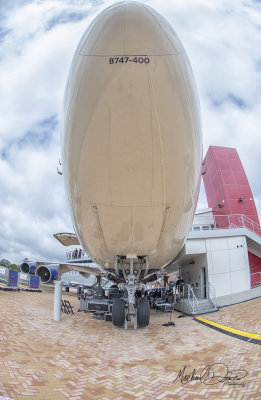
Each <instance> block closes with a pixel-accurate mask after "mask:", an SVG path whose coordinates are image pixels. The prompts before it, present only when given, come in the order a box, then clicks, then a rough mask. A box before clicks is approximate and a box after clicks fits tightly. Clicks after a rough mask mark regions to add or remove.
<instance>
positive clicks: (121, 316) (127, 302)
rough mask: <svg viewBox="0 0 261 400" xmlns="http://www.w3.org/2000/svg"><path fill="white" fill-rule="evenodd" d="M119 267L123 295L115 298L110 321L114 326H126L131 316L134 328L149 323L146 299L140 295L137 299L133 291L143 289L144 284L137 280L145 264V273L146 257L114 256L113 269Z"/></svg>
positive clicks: (146, 268)
mask: <svg viewBox="0 0 261 400" xmlns="http://www.w3.org/2000/svg"><path fill="white" fill-rule="evenodd" d="M119 266H120V267H121V269H122V272H123V276H124V280H125V283H122V284H121V285H122V286H123V289H124V296H123V298H121V299H115V301H114V303H113V307H112V322H113V324H114V325H115V326H123V325H124V327H125V329H127V328H128V322H129V321H130V320H131V317H133V318H134V329H137V326H139V327H145V326H148V325H149V321H150V307H149V302H148V299H147V298H145V297H141V298H140V299H137V298H136V296H135V293H136V291H137V290H140V291H144V284H143V283H141V282H139V278H140V274H141V270H142V268H143V267H144V266H145V273H146V272H147V271H148V266H149V264H148V257H142V258H141V259H138V258H137V259H134V258H126V259H125V258H124V259H123V258H120V257H118V256H115V270H116V271H117V272H118V267H119Z"/></svg>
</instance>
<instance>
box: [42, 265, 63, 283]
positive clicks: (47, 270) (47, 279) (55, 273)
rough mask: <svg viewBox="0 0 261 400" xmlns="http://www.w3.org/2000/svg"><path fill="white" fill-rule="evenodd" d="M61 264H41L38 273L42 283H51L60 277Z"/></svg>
mask: <svg viewBox="0 0 261 400" xmlns="http://www.w3.org/2000/svg"><path fill="white" fill-rule="evenodd" d="M59 269H60V264H50V265H40V266H39V267H38V268H37V270H36V275H37V276H39V278H40V279H41V283H51V282H53V281H55V280H56V279H58V277H59Z"/></svg>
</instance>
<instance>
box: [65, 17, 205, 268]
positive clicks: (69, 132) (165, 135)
mask: <svg viewBox="0 0 261 400" xmlns="http://www.w3.org/2000/svg"><path fill="white" fill-rule="evenodd" d="M129 15H131V14H130V12H129ZM129 18H130V17H129ZM105 22H106V18H105V20H104V24H105ZM100 23H101V24H102V23H103V21H101V22H100ZM116 28H117V25H116ZM116 28H115V29H116ZM154 28H155V29H156V27H154ZM117 29H120V28H119V27H118V28H117ZM155 29H154V30H155ZM157 29H158V27H157ZM128 31H129V32H132V31H131V30H130V27H129V28H128ZM152 31H153V29H152ZM109 33H110V32H107V37H106V39H105V38H104V41H105V40H107V42H108V46H107V47H106V45H104V49H106V52H105V50H104V49H103V47H102V46H103V42H102V40H100V41H99V40H98V41H97V37H96V36H95V27H94V28H93V29H92V31H91V34H92V35H93V36H94V38H93V40H96V46H97V48H96V51H95V50H94V47H95V44H93V45H92V46H91V40H90V37H89V39H88V40H89V44H88V43H87V45H85V44H84V41H83V44H82V47H80V51H79V53H78V54H76V56H75V60H74V63H73V68H74V70H73V72H72V73H71V76H72V78H71V80H69V84H68V89H67V96H66V102H65V115H66V119H65V137H64V155H63V159H64V164H65V178H66V184H67V190H68V194H69V198H70V203H71V209H72V215H73V219H74V223H75V228H76V232H77V234H78V236H79V238H80V241H81V242H82V244H83V246H84V248H85V249H86V251H87V252H88V253H89V254H90V255H91V256H92V257H95V259H96V261H97V262H98V263H100V264H102V265H104V264H105V263H110V265H113V256H114V255H123V256H126V255H127V254H134V255H138V256H139V255H140V256H144V255H149V256H150V267H151V268H160V267H162V265H164V264H166V263H167V262H169V261H170V260H171V259H173V258H174V257H175V255H176V254H177V253H178V251H179V250H180V248H181V246H182V244H183V242H184V240H185V238H186V236H187V234H188V229H189V226H190V223H191V220H192V218H193V213H194V209H195V205H196V204H195V203H196V201H197V194H198V188H199V185H198V182H199V176H200V166H201V151H202V150H201V129H200V120H199V109H198V100H197V95H196V90H195V87H194V81H193V77H192V73H191V70H190V66H189V64H188V61H187V58H186V55H185V53H184V52H183V51H178V50H180V48H179V47H178V46H179V42H177V49H178V50H177V51H172V53H173V54H165V53H164V51H161V50H162V49H159V51H158V52H156V51H151V54H150V53H148V51H147V52H145V50H144V49H142V50H144V51H142V50H141V49H139V48H138V44H137V43H136V41H137V38H136V36H135V35H136V33H135V35H134V34H133V35H134V38H133V40H134V41H135V45H134V44H133V48H135V46H136V47H137V49H135V53H136V54H137V56H135V53H134V54H130V50H128V46H129V49H130V48H131V43H132V42H131V38H129V39H128V40H129V42H128V40H127V44H126V43H125V49H124V48H119V49H118V51H116V50H115V48H113V50H111V53H109V51H110V50H109V51H108V48H110V46H112V42H113V40H114V42H117V40H118V39H119V38H114V37H111V36H110V34H109ZM158 33H159V32H158V31H157V32H156V34H155V35H156V36H157V34H158ZM125 34H126V28H125ZM155 35H154V36H155ZM160 35H161V37H160V44H161V45H162V43H163V45H164V46H166V47H167V46H169V44H168V43H167V42H168V40H169V39H167V38H162V34H161V33H160ZM89 36H90V35H89ZM130 36H131V35H130ZM141 36H142V35H141ZM145 36H146V35H145ZM98 37H99V35H98ZM95 38H96V39H95ZM145 39H146V40H147V41H148V43H149V40H151V41H152V42H153V37H152V38H150V39H149V38H147V36H146V37H145ZM145 39H144V40H145ZM139 40H140V41H141V43H142V37H140V38H139ZM146 40H145V41H146ZM87 42H88V41H87ZM114 42H113V43H114ZM154 42H155V40H154ZM128 43H129V44H128ZM114 46H116V47H117V43H114ZM118 46H119V47H121V46H122V42H120V44H118ZM132 51H133V50H132ZM154 53H155V54H154ZM140 54H143V55H142V56H139V55H140ZM135 57H136V59H135ZM127 59H128V60H127ZM130 59H131V61H129V60H130ZM117 60H118V61H117ZM119 60H120V61H119ZM136 61H137V62H136Z"/></svg>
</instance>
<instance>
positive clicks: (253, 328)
mask: <svg viewBox="0 0 261 400" xmlns="http://www.w3.org/2000/svg"><path fill="white" fill-rule="evenodd" d="M63 296H64V298H65V299H69V300H70V302H71V304H72V305H73V306H74V307H75V309H77V306H78V300H77V297H73V296H69V295H65V294H64V295H63ZM0 302H1V313H0V396H3V397H7V398H10V399H14V400H24V399H29V398H32V399H36V400H54V399H55V400H66V399H70V400H89V399H90V400H96V399H97V400H116V399H117V400H128V399H139V400H157V399H158V400H171V399H180V400H183V399H188V400H203V399H210V400H216V399H223V400H226V399H228V400H230V399H234V400H249V399H253V400H261V361H260V360H261V346H260V345H257V344H253V343H248V342H245V341H241V340H239V339H236V338H233V337H230V336H227V335H224V334H223V333H221V332H218V331H215V330H213V329H211V328H208V327H206V326H204V325H200V324H198V323H197V322H196V321H194V320H193V318H191V317H186V318H180V319H179V318H178V316H179V313H177V312H173V314H172V320H173V321H174V322H175V324H176V326H175V327H172V326H169V327H166V326H162V324H163V323H166V322H168V321H169V315H168V314H164V313H162V312H156V311H152V313H151V323H150V325H149V326H148V327H146V328H144V329H138V330H136V331H135V330H133V329H129V330H127V331H126V330H124V329H118V328H116V327H114V326H113V325H112V324H110V323H107V322H104V321H98V320H93V319H92V314H86V313H75V314H74V315H71V314H68V315H67V314H62V320H61V322H55V321H53V294H52V293H47V292H42V293H30V292H5V291H1V292H0ZM206 318H207V319H210V320H211V321H214V322H218V323H220V324H223V325H227V326H230V327H233V328H236V329H240V330H246V331H248V332H252V333H256V334H261V322H260V321H261V298H259V299H255V300H251V301H249V302H246V303H242V304H238V305H234V306H230V307H225V308H222V309H221V311H220V312H218V313H213V314H208V315H207V316H206ZM215 363H224V364H226V365H227V366H228V368H229V370H230V371H231V370H235V369H237V370H238V369H245V370H246V371H247V372H248V375H247V376H246V377H245V378H244V380H243V383H244V386H243V387H242V386H231V385H228V383H227V382H223V383H222V382H221V383H216V384H215V385H213V386H210V385H206V384H204V383H202V382H200V381H199V380H194V381H190V380H189V379H187V380H189V381H188V382H187V383H186V382H181V379H178V380H177V381H176V382H174V381H175V379H176V378H177V374H178V373H179V371H180V370H181V371H182V370H183V369H184V367H186V369H185V371H186V373H185V374H190V375H191V374H192V372H193V370H194V369H195V374H196V375H199V374H200V373H201V371H202V370H203V369H204V368H205V367H206V366H207V365H210V366H211V365H213V364H215ZM222 368H224V367H222ZM240 383H241V381H240Z"/></svg>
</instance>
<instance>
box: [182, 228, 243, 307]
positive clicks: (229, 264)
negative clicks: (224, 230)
mask: <svg viewBox="0 0 261 400" xmlns="http://www.w3.org/2000/svg"><path fill="white" fill-rule="evenodd" d="M199 252H201V253H206V254H201V255H200V256H197V253H199ZM186 254H195V257H194V261H195V264H189V262H187V263H185V265H184V264H183V265H182V277H183V279H184V281H185V283H189V284H190V285H191V286H193V289H194V292H195V295H196V296H197V298H199V299H200V298H203V297H204V296H202V292H203V290H202V279H201V268H202V267H206V280H207V281H210V282H211V283H212V285H213V286H214V287H215V289H216V296H217V297H220V296H226V295H231V294H234V293H239V292H242V291H245V290H248V289H250V277H249V261H248V253H247V243H246V238H245V237H244V236H234V237H220V238H210V239H198V240H193V239H191V240H187V242H186Z"/></svg>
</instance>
